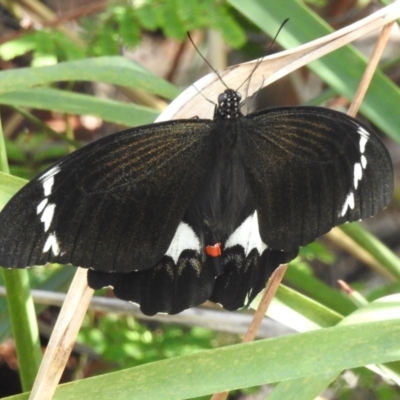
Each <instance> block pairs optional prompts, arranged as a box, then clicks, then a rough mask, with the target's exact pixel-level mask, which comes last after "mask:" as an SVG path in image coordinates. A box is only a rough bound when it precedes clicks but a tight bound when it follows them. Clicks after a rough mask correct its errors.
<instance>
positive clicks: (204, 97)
mask: <svg viewBox="0 0 400 400" xmlns="http://www.w3.org/2000/svg"><path fill="white" fill-rule="evenodd" d="M192 86H193V87H194V88H195V89H196V92H197V93H198V94H199V95H200V96H201V97H202V98H203V99H204V100H207V101H208V102H209V103H211V104H212V105H214V106H216V105H217V104H216V103H214V102H213V101H212V100H210V99H207V97H206V96H204V94H203V93H202V92H201V91H200V90H199V89H197V87H196V85H192Z"/></svg>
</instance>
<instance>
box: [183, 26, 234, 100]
mask: <svg viewBox="0 0 400 400" xmlns="http://www.w3.org/2000/svg"><path fill="white" fill-rule="evenodd" d="M186 34H187V37H188V38H189V40H190V42H191V43H192V45H193V47H194V48H195V49H196V51H197V53H198V54H199V56H200V57H201V58H202V59H203V61H204V62H205V63H206V64H207V65H208V66H209V67H210V68H211V70H212V71H213V72H214V73H215V75H217V76H218V78H219V80H220V81H221V82H222V84H223V85H224V86H225V87H226V88H227V89H229V87H228V86H227V84H226V83H225V82H224V80H223V79H222V77H221V75H220V74H219V73H218V71H217V70H216V69H215V68H214V67H213V66H212V65H211V64H210V63H209V62H208V61H207V59H206V58H205V57H204V56H203V54H201V52H200V50H199V49H198V47H197V46H196V45H195V44H194V42H193V39H192V37H191V36H190V32H186ZM199 93H200V92H199Z"/></svg>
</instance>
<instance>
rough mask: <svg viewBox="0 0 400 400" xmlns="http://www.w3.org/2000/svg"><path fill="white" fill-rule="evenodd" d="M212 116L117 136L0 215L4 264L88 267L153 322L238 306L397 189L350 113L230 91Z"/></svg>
mask: <svg viewBox="0 0 400 400" xmlns="http://www.w3.org/2000/svg"><path fill="white" fill-rule="evenodd" d="M218 103H219V104H218V107H216V110H215V115H214V119H213V120H200V119H190V120H176V121H169V122H163V123H158V124H151V125H146V126H141V127H138V128H134V129H128V130H126V131H123V132H120V133H116V134H114V135H110V136H108V137H106V138H103V139H101V140H98V141H97V142H94V143H91V144H89V145H87V146H86V147H84V148H82V149H80V150H77V151H76V152H74V153H73V154H71V155H69V156H67V157H64V158H63V159H61V161H59V162H58V163H56V164H55V165H54V166H52V167H51V168H49V169H48V170H47V171H45V172H44V173H42V174H41V175H39V176H38V177H37V178H35V179H34V180H32V181H31V182H29V183H28V184H27V185H26V186H25V187H24V188H23V189H22V190H21V191H19V192H18V193H17V194H16V195H15V196H14V197H13V199H12V200H11V201H10V202H9V203H8V204H7V205H6V207H5V208H4V210H3V211H2V213H1V214H0V265H3V266H5V267H18V268H19V267H22V268H23V267H26V266H30V265H36V264H46V263H47V262H59V263H71V264H73V265H79V266H83V267H90V270H89V274H88V280H89V285H90V286H91V287H93V288H95V289H97V288H101V287H104V286H112V287H113V288H114V293H115V295H116V296H117V297H119V298H121V299H125V300H131V301H133V302H136V303H139V304H140V306H141V309H142V311H143V312H144V313H145V314H148V315H153V314H155V313H157V312H167V313H171V314H174V313H178V312H180V311H182V310H184V309H186V308H189V307H193V306H196V305H198V304H200V303H202V302H204V301H205V300H207V299H210V300H211V301H213V302H217V303H220V304H222V305H223V306H224V307H225V308H227V309H228V310H235V309H237V308H240V307H243V306H244V305H245V304H246V303H248V302H250V301H252V300H253V299H254V297H255V296H256V295H257V294H258V293H259V292H260V291H261V290H262V288H263V287H264V286H265V283H266V281H267V279H268V277H269V276H270V275H271V273H272V272H273V270H274V269H275V268H277V267H278V266H279V265H280V264H282V263H286V262H288V261H290V260H291V259H293V258H294V257H295V256H296V255H297V253H298V248H299V246H302V245H305V244H307V243H309V242H312V241H313V240H315V239H316V238H318V237H320V236H321V235H322V234H324V233H325V232H328V231H329V230H330V229H331V228H332V227H333V226H336V225H339V224H342V223H344V222H346V221H356V220H360V219H363V218H366V217H370V216H371V215H373V214H375V213H376V212H377V211H378V210H380V209H381V208H383V207H385V206H386V205H387V204H388V202H389V200H390V198H391V196H392V191H393V171H392V164H391V161H390V157H389V155H388V152H387V150H386V148H385V147H384V145H383V144H382V142H381V141H380V139H379V138H378V137H377V135H376V134H375V133H374V132H372V131H371V130H370V129H368V128H367V127H365V126H364V125H362V124H361V123H360V122H359V121H357V120H355V119H353V118H350V117H348V116H346V115H344V114H342V113H339V112H336V111H332V110H329V109H324V108H317V107H287V108H283V107H279V108H272V109H268V110H264V111H261V112H257V113H254V114H250V115H247V116H243V115H242V114H241V112H240V107H241V105H242V104H241V97H240V94H239V93H238V92H235V91H233V90H230V89H228V90H225V92H224V93H222V94H221V95H220V96H219V98H218Z"/></svg>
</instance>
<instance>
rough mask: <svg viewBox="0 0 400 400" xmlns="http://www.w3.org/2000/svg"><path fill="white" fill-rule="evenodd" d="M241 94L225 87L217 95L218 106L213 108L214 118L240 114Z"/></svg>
mask: <svg viewBox="0 0 400 400" xmlns="http://www.w3.org/2000/svg"><path fill="white" fill-rule="evenodd" d="M241 100H242V96H241V94H240V93H239V92H235V91H234V90H232V89H226V90H225V91H224V92H223V93H221V94H220V95H219V96H218V106H217V108H216V110H215V115H214V118H220V119H233V118H238V117H239V116H241V115H242V114H241V112H240V107H241V106H242V102H241Z"/></svg>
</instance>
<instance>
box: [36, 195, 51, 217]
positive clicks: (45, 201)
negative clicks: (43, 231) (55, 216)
mask: <svg viewBox="0 0 400 400" xmlns="http://www.w3.org/2000/svg"><path fill="white" fill-rule="evenodd" d="M47 202H48V199H43V200H42V201H41V202H40V203H39V205H38V206H37V207H36V214H38V215H39V214H40V213H41V212H42V211H43V209H44V208H45V207H46V204H47Z"/></svg>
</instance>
